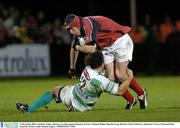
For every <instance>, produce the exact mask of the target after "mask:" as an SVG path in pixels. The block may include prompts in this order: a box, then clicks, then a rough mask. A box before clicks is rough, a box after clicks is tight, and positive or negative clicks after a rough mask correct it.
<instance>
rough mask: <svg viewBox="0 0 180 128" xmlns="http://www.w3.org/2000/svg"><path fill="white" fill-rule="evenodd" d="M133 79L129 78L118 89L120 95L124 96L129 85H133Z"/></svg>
mask: <svg viewBox="0 0 180 128" xmlns="http://www.w3.org/2000/svg"><path fill="white" fill-rule="evenodd" d="M131 80H132V78H131V77H128V78H127V79H126V80H125V81H124V82H123V83H121V85H119V88H118V95H122V94H124V92H125V91H126V90H127V89H128V87H129V84H130V83H131Z"/></svg>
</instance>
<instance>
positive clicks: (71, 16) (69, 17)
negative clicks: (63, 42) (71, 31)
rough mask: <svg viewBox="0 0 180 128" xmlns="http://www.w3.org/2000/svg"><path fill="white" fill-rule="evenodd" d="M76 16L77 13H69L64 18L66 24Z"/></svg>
mask: <svg viewBox="0 0 180 128" xmlns="http://www.w3.org/2000/svg"><path fill="white" fill-rule="evenodd" d="M75 16H76V15H74V14H68V15H67V16H66V18H65V19H64V22H65V24H66V25H68V24H70V23H72V22H73V20H74V18H75Z"/></svg>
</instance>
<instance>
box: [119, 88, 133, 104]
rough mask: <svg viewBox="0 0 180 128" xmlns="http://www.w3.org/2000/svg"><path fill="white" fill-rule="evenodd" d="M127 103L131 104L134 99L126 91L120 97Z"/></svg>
mask: <svg viewBox="0 0 180 128" xmlns="http://www.w3.org/2000/svg"><path fill="white" fill-rule="evenodd" d="M122 96H123V97H124V98H125V99H126V100H127V101H128V102H133V100H134V97H133V96H132V95H131V93H130V92H129V91H128V90H126V91H125V92H124V94H123V95H122Z"/></svg>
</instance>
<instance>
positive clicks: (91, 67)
mask: <svg viewBox="0 0 180 128" xmlns="http://www.w3.org/2000/svg"><path fill="white" fill-rule="evenodd" d="M85 65H86V67H85V69H84V70H83V72H82V75H81V77H80V81H79V83H77V84H76V85H74V86H71V85H66V86H62V85H61V86H57V87H55V88H53V89H52V90H50V91H48V92H46V93H44V94H43V95H42V96H41V97H40V98H39V99H37V101H35V102H34V103H33V104H31V105H30V106H29V105H27V104H22V103H19V102H18V103H16V107H17V109H18V110H21V111H23V112H33V111H35V110H36V109H38V108H39V107H42V106H44V105H47V104H48V103H49V102H50V101H52V100H53V99H55V101H56V102H57V103H63V104H64V105H65V106H66V107H67V109H68V111H89V110H92V108H93V106H94V105H95V104H96V102H97V100H98V99H99V97H100V95H101V94H102V93H103V92H106V93H109V94H112V95H116V96H120V95H122V94H123V93H124V92H125V91H126V90H127V88H128V86H129V84H130V82H131V80H132V79H133V73H132V71H131V70H130V69H128V70H127V74H128V78H127V79H126V80H125V81H124V82H123V83H121V84H120V85H119V84H118V83H115V82H113V81H111V80H109V79H108V78H107V77H105V76H104V74H103V73H102V72H103V70H104V61H103V54H102V53H101V52H100V51H96V52H94V53H91V54H89V55H87V56H86V57H85Z"/></svg>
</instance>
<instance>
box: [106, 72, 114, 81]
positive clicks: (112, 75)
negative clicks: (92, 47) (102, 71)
mask: <svg viewBox="0 0 180 128" xmlns="http://www.w3.org/2000/svg"><path fill="white" fill-rule="evenodd" d="M108 78H109V79H110V80H112V81H114V80H115V76H114V74H113V73H110V74H108Z"/></svg>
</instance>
